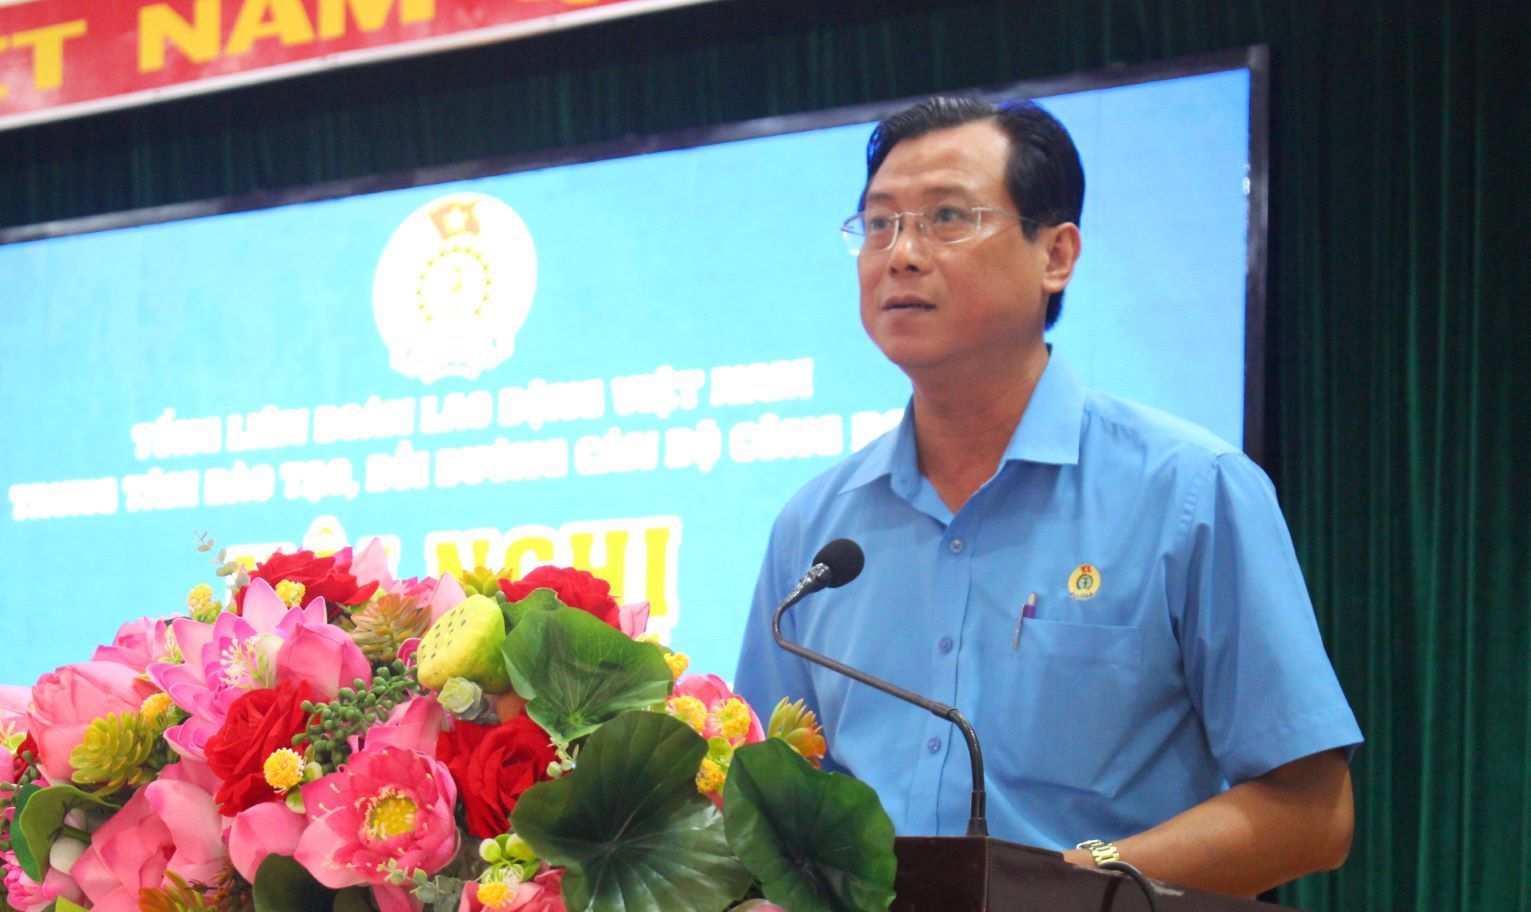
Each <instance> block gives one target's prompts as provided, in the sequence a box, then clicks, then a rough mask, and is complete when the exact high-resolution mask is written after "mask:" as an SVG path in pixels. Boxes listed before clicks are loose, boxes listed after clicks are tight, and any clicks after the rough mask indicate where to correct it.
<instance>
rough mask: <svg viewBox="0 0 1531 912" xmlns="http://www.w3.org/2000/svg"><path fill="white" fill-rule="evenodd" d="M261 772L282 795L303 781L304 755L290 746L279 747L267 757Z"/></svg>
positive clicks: (267, 782)
mask: <svg viewBox="0 0 1531 912" xmlns="http://www.w3.org/2000/svg"><path fill="white" fill-rule="evenodd" d="M261 774H262V775H264V776H265V777H266V784H267V785H269V786H271V787H272V788H274V789H276V791H277V794H279V795H280V794H282V793H283V792H286V791H287V790H288V789H290V788H292V787H293V786H295V785H298V784H300V783H301V782H302V781H303V757H302V756H301V755H300V754H299V753H298V752H297V751H295V750H293V749H292V748H290V747H279V748H277V749H276V750H274V751H272V752H271V756H269V757H267V758H266V762H265V763H264V764H262V766H261Z"/></svg>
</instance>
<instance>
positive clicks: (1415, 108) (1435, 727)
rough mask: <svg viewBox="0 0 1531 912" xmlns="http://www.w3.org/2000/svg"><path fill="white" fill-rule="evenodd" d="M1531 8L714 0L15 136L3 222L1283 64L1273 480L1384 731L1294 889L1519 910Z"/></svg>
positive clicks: (1355, 685) (1389, 906)
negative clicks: (963, 95)
mask: <svg viewBox="0 0 1531 912" xmlns="http://www.w3.org/2000/svg"><path fill="white" fill-rule="evenodd" d="M1526 10H1527V6H1526V5H1525V4H1512V3H1509V2H1504V3H1498V2H1479V3H1465V2H1459V3H1455V4H1452V3H1433V4H1432V3H1419V2H1408V0H1397V2H1384V0H1350V2H1341V0H1327V2H1320V0H1315V2H1306V3H1305V2H1275V0H1267V2H1258V0H1180V2H1175V0H1163V2H1153V0H1135V2H1131V0H1115V2H1111V0H1036V2H1028V3H1020V2H1014V3H1002V2H966V3H958V2H931V3H909V2H886V3H877V4H871V3H828V2H817V3H814V2H804V0H776V2H770V0H720V2H715V3H711V4H705V5H702V6H698V7H691V8H685V9H681V10H676V11H672V12H669V13H664V14H653V15H648V16H642V17H638V18H634V19H629V20H620V21H616V22H612V23H608V24H604V25H600V26H594V27H589V28H585V29H581V30H577V31H570V32H562V33H557V34H552V35H547V36H542V37H538V38H533V39H527V40H523V41H518V42H513V43H509V44H503V45H498V46H493V47H487V48H480V49H474V50H470V51H463V52H458V53H454V54H450V55H444V56H438V57H432V58H428V59H418V60H409V61H405V62H399V63H391V64H387V65H380V66H374V67H365V68H358V69H349V70H345V71H341V72H337V73H332V74H327V75H321V76H315V77H309V78H304V79H296V80H289V81H285V82H281V83H275V84H270V85H264V86H258V87H254V88H250V89H245V90H241V91H237V92H228V93H223V94H219V95H214V96H209V97H204V98H196V99H190V100H185V101H179V102H174V103H168V104H163V105H159V106H156V107H149V108H139V109H135V110H131V111H126V112H119V113H113V114H108V115H102V116H98V117H93V118H88V119H83V120H77V121H70V122H65V123H60V124H52V125H45V126H40V127H35V128H31V129H26V130H17V131H11V132H6V133H0V227H4V226H10V225H23V224H30V223H36V222H42V221H49V220H54V219H64V218H71V217H76V216H82V215H89V214H93V213H102V212H112V211H117V210H122V209H130V208H137V207H144V206H155V205H162V204H166V203H173V202H180V201H187V200H197V199H204V198H209V197H219V196H226V195H230V194H242V193H247V192H255V191H263V190H270V189H278V188H283V187H290V186H300V185H307V184H312V183H315V182H322V181H330V180H336V179H345V178H352V177H359V176H365V175H370V174H376V173H389V172H398V171H405V170H408V169H412V168H419V167H424V166H431V165H440V164H448V163H452V162H458V161H466V160H472V159H478V158H484V157H493V156H506V155H515V154H520V153H528V152H534V151H540V150H547V149H553V148H560V147H568V146H576V145H581V144H587V143H592V142H601V141H607V140H613V139H618V138H621V137H624V136H628V135H641V134H647V133H654V132H663V131H668V130H674V129H677V128H684V127H694V126H705V125H709V124H718V123H726V122H730V121H736V120H744V119H751V118H757V117H763V116H768V115H775V114H788V113H793V112H797V111H806V110H813V109H817V108H822V107H829V106H839V105H846V104H853V103H857V102H863V101H873V100H883V99H890V98H898V97H903V96H909V95H916V94H921V93H927V92H932V91H937V90H942V89H958V88H964V87H969V86H974V85H986V84H997V83H1006V82H1011V81H1015V80H1019V79H1027V78H1035V77H1044V76H1052V75H1057V74H1060V73H1066V72H1071V71H1078V70H1090V69H1096V68H1099V67H1103V66H1107V65H1111V64H1132V63H1141V62H1146V61H1152V60H1157V59H1162V58H1166V57H1174V56H1180V55H1186V54H1194V53H1200V52H1205V51H1212V50H1220V49H1224V48H1228V47H1233V46H1237V45H1244V44H1252V43H1262V42H1263V43H1267V44H1269V46H1270V48H1271V59H1272V119H1273V132H1272V137H1271V142H1272V157H1271V207H1270V223H1271V232H1270V242H1271V251H1270V295H1269V301H1270V315H1269V319H1268V327H1267V329H1268V332H1269V340H1270V344H1269V352H1270V354H1269V363H1268V370H1267V372H1266V376H1265V377H1264V378H1254V381H1255V382H1262V380H1263V382H1264V383H1265V386H1266V389H1267V391H1268V394H1269V418H1268V422H1267V435H1266V440H1265V453H1266V463H1267V465H1268V467H1269V468H1270V470H1271V472H1272V475H1273V477H1274V478H1275V480H1276V482H1277V484H1278V486H1279V488H1280V491H1281V494H1282V499H1283V503H1284V504H1285V507H1286V510H1287V514H1288V517H1289V520H1290V522H1291V526H1292V533H1293V536H1294V538H1295V539H1296V542H1297V546H1298V551H1299V554H1300V555H1301V557H1302V559H1303V562H1304V566H1305V569H1306V571H1307V574H1308V580H1309V585H1310V587H1311V589H1312V591H1313V595H1314V599H1315V602H1316V604H1317V608H1318V612H1319V617H1320V621H1321V623H1322V625H1323V627H1324V630H1325V634H1326V637H1327V642H1328V644H1329V646H1330V650H1331V653H1332V654H1333V655H1334V658H1335V662H1336V666H1337V667H1338V669H1339V672H1340V676H1341V679H1342V680H1343V682H1344V684H1345V687H1346V690H1347V691H1348V693H1349V694H1350V696H1351V699H1352V702H1353V703H1354V705H1355V707H1356V710H1357V713H1358V715H1359V716H1360V717H1361V721H1362V725H1363V727H1364V728H1365V730H1366V732H1367V735H1368V738H1369V743H1368V744H1367V745H1366V746H1365V747H1364V748H1363V749H1362V750H1361V752H1360V753H1359V754H1358V755H1357V757H1356V761H1355V764H1354V772H1355V777H1356V785H1357V810H1358V828H1357V835H1356V842H1355V846H1354V849H1353V851H1352V855H1351V860H1350V862H1349V863H1348V864H1347V865H1346V867H1345V868H1344V869H1342V871H1341V872H1339V873H1338V874H1334V875H1327V876H1322V877H1314V878H1309V879H1308V880H1307V881H1305V882H1303V883H1301V884H1299V885H1298V886H1296V887H1294V888H1290V889H1289V890H1288V891H1286V893H1285V894H1284V898H1285V899H1286V900H1287V901H1289V902H1293V903H1297V904H1300V905H1303V906H1307V907H1311V908H1322V909H1336V910H1338V909H1346V910H1356V909H1376V910H1396V909H1420V910H1424V909H1430V910H1455V909H1461V910H1467V909H1474V910H1476V909H1525V908H1531V838H1528V832H1531V736H1528V732H1531V675H1528V673H1527V668H1526V666H1527V664H1528V662H1527V659H1528V655H1531V648H1528V647H1531V623H1528V622H1527V616H1528V609H1531V595H1528V579H1527V577H1528V574H1527V570H1526V565H1527V561H1528V559H1531V544H1528V542H1531V534H1528V533H1531V528H1528V526H1531V520H1528V516H1531V484H1528V483H1527V481H1526V480H1525V475H1526V470H1525V469H1523V468H1518V467H1519V466H1522V464H1523V463H1524V461H1525V458H1526V452H1527V446H1528V443H1531V439H1528V438H1531V434H1528V430H1527V418H1526V413H1527V411H1528V409H1531V381H1528V369H1527V367H1526V365H1527V362H1528V361H1531V331H1528V329H1527V324H1528V322H1531V318H1528V316H1527V315H1526V309H1525V308H1523V307H1521V306H1519V301H1518V294H1517V293H1516V291H1515V289H1517V288H1518V287H1519V279H1520V273H1521V272H1522V271H1524V270H1525V269H1526V268H1527V266H1528V264H1531V248H1528V240H1531V231H1528V230H1527V228H1528V224H1527V223H1528V220H1531V218H1528V214H1527V213H1528V208H1531V193H1528V192H1527V191H1526V190H1525V189H1524V188H1523V185H1524V184H1525V183H1526V182H1527V180H1528V178H1531V168H1528V166H1527V164H1526V162H1527V161H1531V139H1528V137H1531V126H1527V123H1526V121H1527V120H1528V115H1531V101H1528V98H1527V89H1528V87H1531V80H1528V78H1527V69H1528V68H1527V65H1526V59H1527V57H1528V56H1531V20H1528V16H1531V14H1528V13H1527V12H1526ZM21 306H26V302H22V301H13V300H9V299H7V298H6V297H5V289H4V288H3V287H0V312H3V311H4V310H6V309H9V308H14V307H21ZM0 376H3V374H0ZM0 392H4V391H0Z"/></svg>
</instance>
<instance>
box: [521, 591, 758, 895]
mask: <svg viewBox="0 0 1531 912" xmlns="http://www.w3.org/2000/svg"><path fill="white" fill-rule="evenodd" d="M597 623H600V622H599V621H597ZM706 752H707V744H706V742H704V741H703V740H702V739H701V738H700V737H699V736H698V735H697V734H696V733H695V732H693V731H692V730H691V729H690V728H688V727H687V726H686V725H685V723H683V722H680V721H678V720H676V719H672V718H670V717H669V716H666V715H663V714H661V713H650V712H629V713H624V714H622V715H620V716H618V717H617V718H615V719H613V720H612V721H610V722H608V723H607V724H605V725H603V726H602V727H601V728H600V730H599V731H597V732H596V733H595V734H593V735H591V736H590V740H589V741H588V742H586V744H585V746H584V749H583V750H582V751H581V752H580V756H579V765H578V766H577V767H576V768H575V769H574V771H573V772H572V773H569V774H568V775H566V776H563V777H562V778H559V779H554V780H553V781H551V782H544V783H540V784H538V785H535V786H533V787H532V788H531V789H529V790H527V792H526V793H525V794H523V795H522V796H521V800H520V802H519V803H518V804H517V805H516V809H515V811H514V812H513V814H512V817H511V819H512V823H513V825H514V827H515V831H516V833H517V835H519V836H521V837H522V838H523V839H525V840H526V841H527V843H528V844H530V845H531V847H532V848H533V849H535V850H536V852H537V854H538V855H540V856H542V858H544V859H545V860H546V861H548V862H549V863H550V864H554V865H564V866H566V871H565V873H564V880H563V896H564V902H565V903H566V904H567V905H568V907H569V909H570V910H571V912H582V910H597V909H601V910H606V909H621V910H623V912H717V910H720V909H723V908H726V907H727V906H728V905H729V904H730V903H732V902H733V901H735V900H737V899H739V898H740V897H741V896H743V895H744V893H745V891H746V890H748V889H749V886H750V875H749V872H748V871H747V870H745V869H744V867H743V866H742V865H740V864H739V862H738V860H737V859H735V858H734V857H733V854H732V853H731V852H730V851H729V849H728V844H727V840H726V837H725V836H724V832H723V820H722V815H721V814H719V813H718V811H717V809H716V808H714V807H713V806H712V803H711V802H710V801H708V800H707V799H706V798H703V797H702V796H701V794H700V793H698V792H697V790H696V771H697V765H698V764H699V763H700V762H701V760H702V757H703V755H705V754H706Z"/></svg>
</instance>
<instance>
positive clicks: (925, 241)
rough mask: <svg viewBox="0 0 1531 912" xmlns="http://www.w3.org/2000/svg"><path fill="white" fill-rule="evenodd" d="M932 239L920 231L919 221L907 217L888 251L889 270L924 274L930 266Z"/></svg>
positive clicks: (901, 222)
mask: <svg viewBox="0 0 1531 912" xmlns="http://www.w3.org/2000/svg"><path fill="white" fill-rule="evenodd" d="M929 245H930V239H929V238H927V237H926V236H925V232H923V231H921V230H920V223H919V221H918V220H916V219H914V218H911V217H909V216H907V215H906V216H905V217H904V218H903V219H902V220H901V221H900V222H899V226H898V234H897V235H896V236H895V237H894V238H893V247H892V248H891V249H890V250H889V251H888V268H889V269H890V270H892V271H893V272H906V271H907V272H923V271H924V270H925V268H926V267H927V266H928V265H929V264H930V247H929Z"/></svg>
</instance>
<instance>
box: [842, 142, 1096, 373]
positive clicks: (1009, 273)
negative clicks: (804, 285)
mask: <svg viewBox="0 0 1531 912" xmlns="http://www.w3.org/2000/svg"><path fill="white" fill-rule="evenodd" d="M1009 153H1010V140H1009V137H1007V136H1006V135H1005V134H1004V132H1003V131H1001V130H1000V128H999V127H998V126H996V125H995V124H994V123H992V122H991V121H975V122H973V123H968V124H963V125H962V126H959V127H953V128H951V129H946V130H939V131H936V132H933V133H927V134H925V135H923V136H919V137H916V138H914V139H906V140H904V141H903V142H900V143H899V144H898V145H896V146H894V147H893V150H892V151H891V152H890V153H889V154H888V157H887V158H886V159H885V160H884V161H883V164H882V167H881V168H879V169H878V171H877V174H876V175H875V176H873V178H872V180H871V182H870V183H869V184H868V185H867V195H866V203H865V211H866V212H868V213H869V214H875V213H883V214H891V213H894V212H923V211H928V210H930V209H931V207H933V206H938V205H954V206H992V207H994V208H996V209H1003V210H1005V211H1006V212H1015V211H1016V209H1015V203H1014V202H1013V201H1012V200H1011V199H1010V194H1009V192H1008V191H1007V190H1006V188H1005V163H1006V160H1007V159H1008V157H1009ZM982 219H983V221H982V226H981V228H980V230H979V232H978V235H977V236H976V237H973V238H971V239H969V240H966V241H963V242H961V243H956V244H942V243H940V242H938V241H935V240H931V239H930V238H927V237H925V236H924V235H923V234H921V233H920V231H919V230H918V229H917V227H916V225H915V219H914V217H912V216H909V217H906V218H905V220H904V222H903V226H902V228H901V230H900V231H899V234H898V240H897V242H896V243H894V245H893V247H892V248H891V249H889V250H863V251H862V252H861V254H860V256H859V257H858V258H857V271H858V273H859V276H860V280H861V324H862V326H864V327H865V328H866V331H867V334H868V335H869V336H871V337H872V341H874V342H876V343H877V347H878V348H880V349H882V352H883V354H884V355H886V356H887V358H888V360H890V361H892V362H893V363H894V364H896V365H898V366H899V367H900V368H902V369H903V370H904V372H905V373H908V374H910V375H911V376H916V375H920V374H922V373H924V374H928V372H929V371H932V370H940V369H942V368H956V369H957V370H958V371H959V372H967V371H971V370H973V369H975V368H977V369H979V370H982V369H983V367H984V366H985V365H986V364H992V365H995V366H999V365H1004V364H1012V365H1013V364H1014V363H1016V362H1017V361H1018V360H1019V359H1020V356H1022V355H1024V354H1025V353H1026V352H1027V351H1028V350H1031V349H1032V347H1040V346H1041V345H1042V344H1043V342H1042V330H1043V328H1044V323H1045V320H1046V312H1047V298H1048V295H1049V294H1050V292H1051V291H1053V290H1059V289H1061V287H1062V285H1061V284H1059V282H1058V281H1057V279H1056V277H1053V276H1051V274H1050V273H1049V271H1048V244H1049V242H1050V239H1051V238H1052V235H1053V231H1054V230H1053V229H1047V228H1044V229H1041V230H1040V231H1038V233H1037V238H1036V240H1035V241H1029V240H1027V239H1026V236H1025V234H1024V233H1023V232H1022V230H1021V225H1020V223H1019V222H1018V221H1016V220H1015V219H1013V218H1007V217H1005V216H1001V215H996V214H994V213H990V212H986V213H983V216H982ZM1062 281H1063V282H1067V275H1064V276H1063V278H1062ZM1054 286H1056V287H1054Z"/></svg>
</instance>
